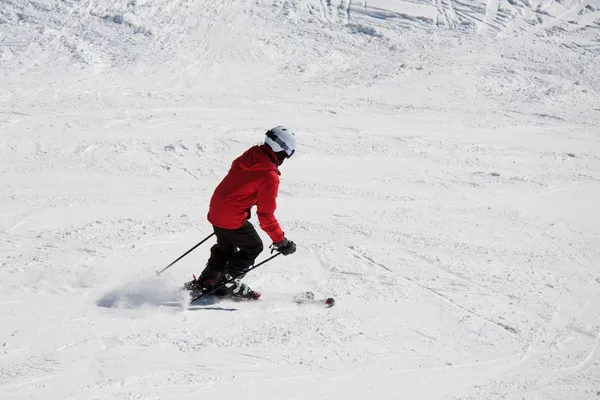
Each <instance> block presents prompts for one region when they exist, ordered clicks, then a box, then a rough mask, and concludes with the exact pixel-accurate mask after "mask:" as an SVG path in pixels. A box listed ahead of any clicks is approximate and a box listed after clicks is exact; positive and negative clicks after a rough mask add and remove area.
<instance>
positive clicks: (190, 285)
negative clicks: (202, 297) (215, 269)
mask: <svg viewBox="0 0 600 400" xmlns="http://www.w3.org/2000/svg"><path fill="white" fill-rule="evenodd" d="M208 275H210V276H206V274H202V275H200V277H199V278H197V279H196V275H192V277H193V278H194V279H193V280H191V281H189V282H186V283H184V284H183V289H184V290H187V291H190V292H192V293H194V294H202V293H210V292H212V293H211V294H213V295H215V296H227V295H228V292H227V290H225V288H220V289H217V290H215V289H216V288H217V287H219V286H220V285H221V284H220V278H221V274H220V273H216V274H208ZM213 291H214V292H213Z"/></svg>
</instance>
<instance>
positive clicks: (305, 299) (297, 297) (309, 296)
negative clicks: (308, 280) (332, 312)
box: [290, 292, 335, 308]
mask: <svg viewBox="0 0 600 400" xmlns="http://www.w3.org/2000/svg"><path fill="white" fill-rule="evenodd" d="M290 298H291V300H292V301H294V303H296V304H322V305H324V306H325V308H330V307H333V306H334V305H335V299H334V298H333V297H324V298H317V297H315V294H314V293H313V292H300V293H291V294H290Z"/></svg>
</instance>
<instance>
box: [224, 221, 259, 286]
mask: <svg viewBox="0 0 600 400" xmlns="http://www.w3.org/2000/svg"><path fill="white" fill-rule="evenodd" d="M228 236H229V239H230V240H231V242H232V243H233V244H234V246H235V247H236V248H237V249H238V251H237V252H235V253H234V254H233V256H232V257H231V259H230V260H229V264H228V266H227V272H228V273H229V274H230V275H231V276H237V275H239V274H242V273H243V272H244V271H246V270H247V269H248V268H250V267H251V266H252V265H253V264H254V261H255V260H256V258H257V257H258V256H259V255H260V253H262V251H263V242H262V240H261V239H260V236H258V233H257V232H256V229H254V226H253V225H252V224H251V223H250V222H249V221H246V223H245V224H244V225H243V226H242V227H241V228H239V229H236V230H233V231H229V235H228Z"/></svg>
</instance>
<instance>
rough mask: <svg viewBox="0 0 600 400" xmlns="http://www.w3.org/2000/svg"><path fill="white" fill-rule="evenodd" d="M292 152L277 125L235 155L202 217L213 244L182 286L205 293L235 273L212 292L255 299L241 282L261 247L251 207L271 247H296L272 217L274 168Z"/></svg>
mask: <svg viewBox="0 0 600 400" xmlns="http://www.w3.org/2000/svg"><path fill="white" fill-rule="evenodd" d="M295 150H296V136H295V135H294V133H293V132H292V131H290V130H289V129H287V128H285V127H283V126H277V127H275V128H272V129H270V130H268V131H267V132H266V137H265V141H264V144H262V145H257V146H253V147H251V148H250V149H248V150H246V151H245V152H244V154H242V155H241V156H240V157H238V158H237V159H235V160H234V161H233V163H232V165H231V168H230V170H229V172H228V173H227V175H226V176H225V178H223V180H222V181H221V183H220V184H219V185H218V186H217V188H216V189H215V191H214V193H213V195H212V198H211V200H210V208H209V211H208V215H207V218H208V221H209V222H210V223H211V224H212V225H213V230H214V232H215V236H216V237H217V243H216V244H215V245H214V246H213V247H212V248H211V249H210V257H209V259H208V262H207V263H206V268H205V269H204V270H203V271H202V274H201V275H200V277H199V278H198V279H196V278H195V277H194V280H192V281H190V282H187V283H186V284H185V285H184V288H185V289H186V290H193V291H202V292H209V291H212V290H214V289H215V288H217V287H219V286H221V285H222V284H223V283H224V282H225V281H228V280H230V279H231V278H233V277H236V276H238V275H239V276H240V277H239V279H236V280H234V281H233V282H231V283H228V284H227V285H225V286H224V287H223V288H221V289H219V290H217V291H216V292H215V293H214V294H216V295H218V296H227V295H229V296H232V297H238V298H248V299H258V298H259V297H260V293H259V292H256V291H253V290H252V289H250V287H249V286H248V285H247V284H245V283H243V282H241V279H242V278H243V277H244V276H245V271H246V270H247V269H248V268H250V267H251V266H252V265H253V264H254V261H255V260H256V258H257V257H258V255H259V254H260V253H261V252H262V251H263V243H262V240H261V239H260V237H259V236H258V233H257V232H256V230H255V229H254V226H253V225H252V223H250V221H249V219H250V216H251V212H250V209H251V208H252V207H253V206H255V205H256V214H257V216H258V221H259V224H260V227H261V229H262V230H263V231H265V232H266V233H267V234H268V235H269V237H270V238H271V240H272V241H273V245H272V248H274V250H277V251H279V252H280V253H281V254H283V255H286V256H287V255H289V254H292V253H294V252H295V251H296V244H295V243H294V242H292V241H290V240H288V239H287V238H286V237H285V234H284V232H283V231H282V230H281V227H280V226H279V223H278V222H277V219H276V218H275V215H274V213H275V209H276V206H277V204H276V200H277V193H278V189H279V175H281V173H280V172H279V168H278V167H279V166H281V164H283V162H284V161H285V160H286V159H288V158H290V157H291V156H292V155H293V154H294V152H295Z"/></svg>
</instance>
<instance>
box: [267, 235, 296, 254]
mask: <svg viewBox="0 0 600 400" xmlns="http://www.w3.org/2000/svg"><path fill="white" fill-rule="evenodd" d="M272 247H273V248H274V250H277V251H278V252H280V253H281V254H283V255H284V256H289V255H290V254H292V253H294V252H295V251H296V243H294V242H292V241H291V240H287V239H286V238H283V240H282V241H279V242H277V243H273V246H272ZM271 252H272V251H271Z"/></svg>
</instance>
